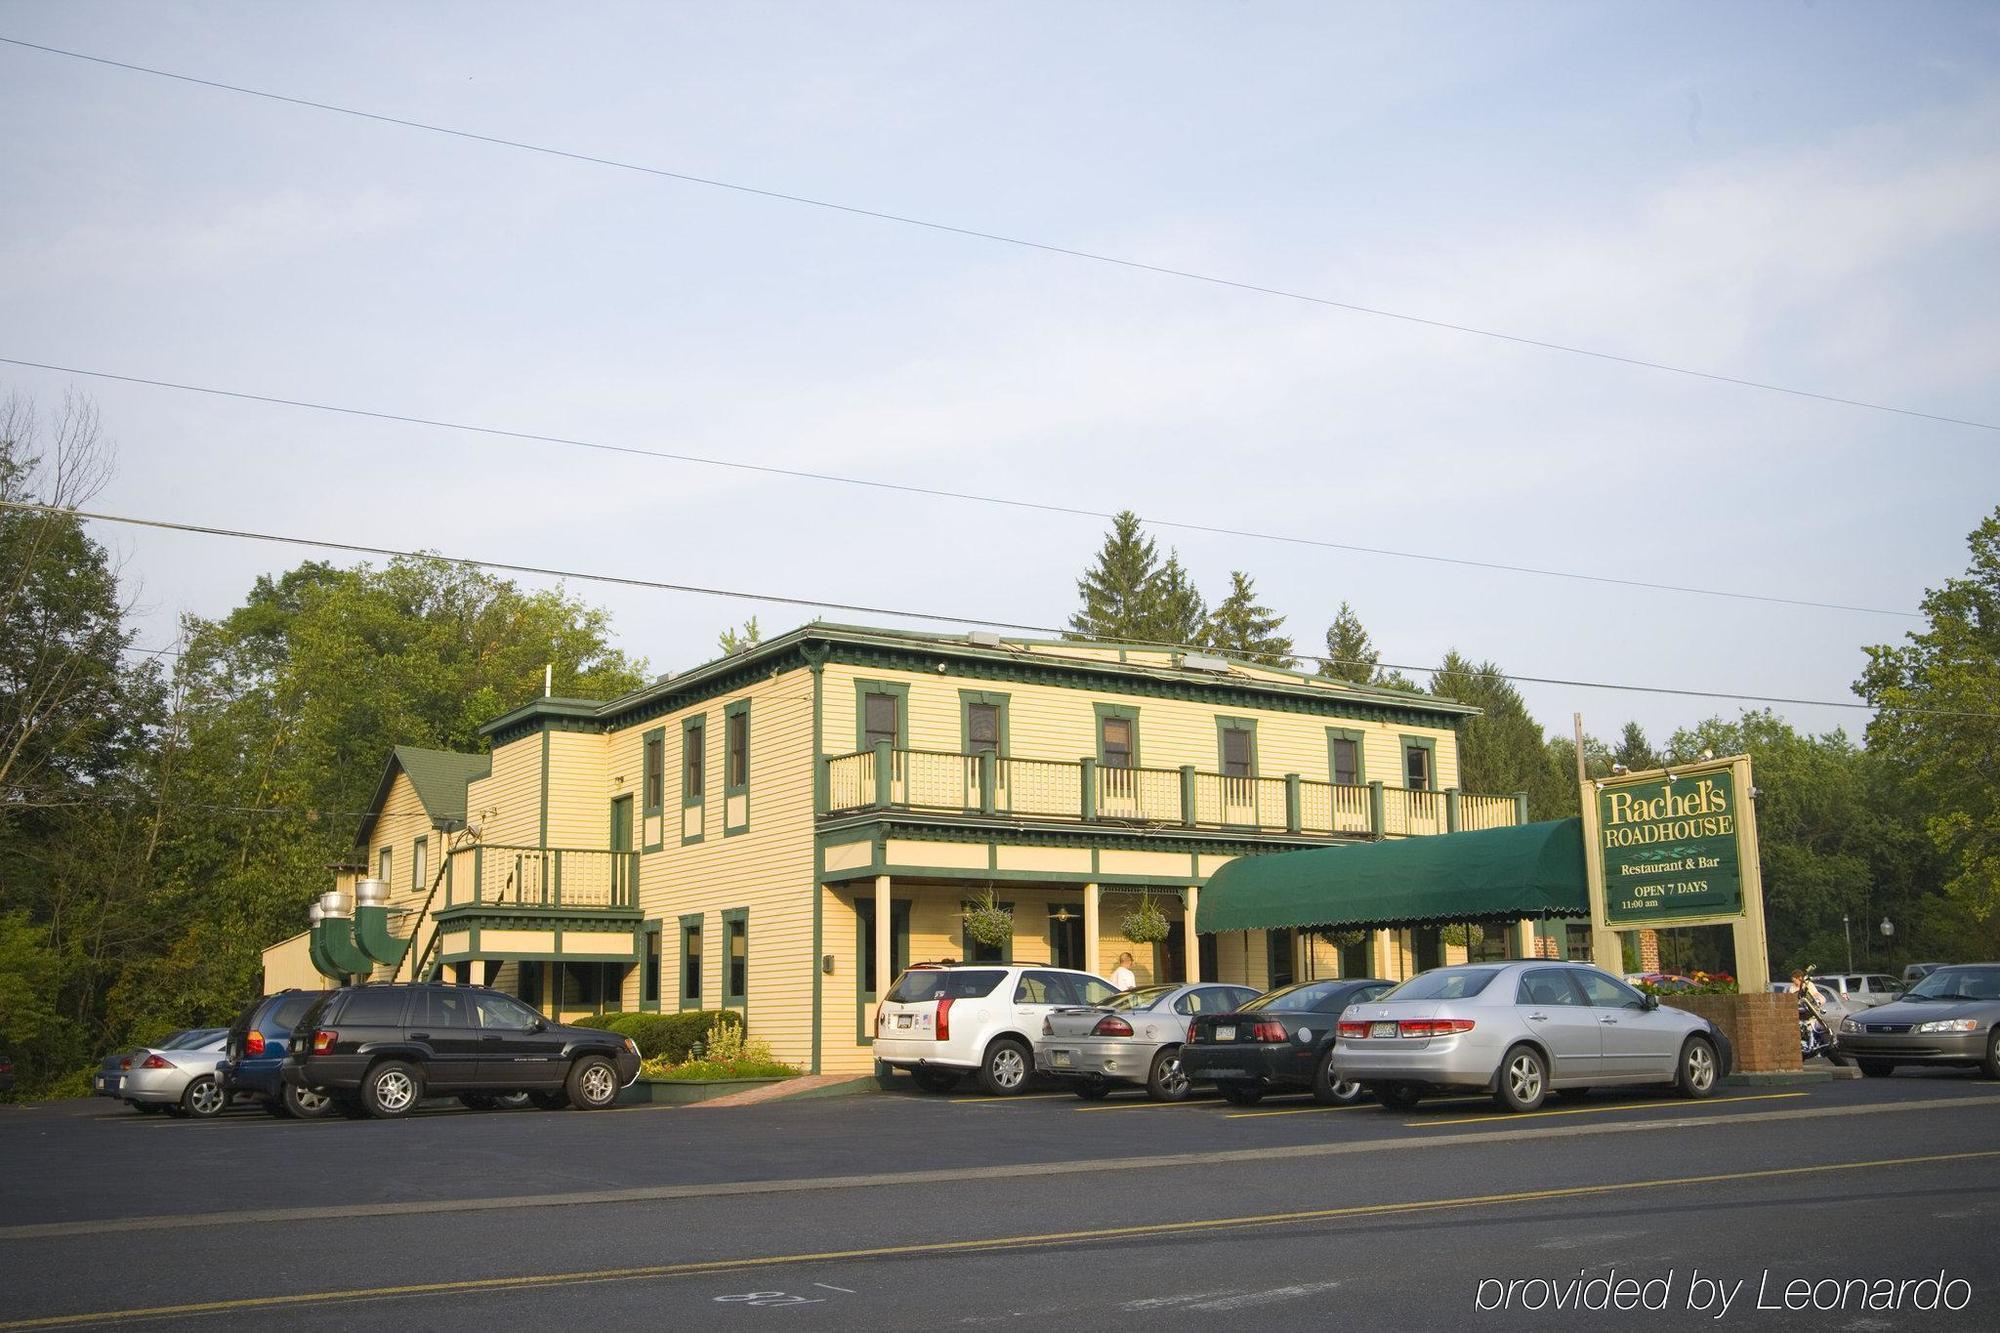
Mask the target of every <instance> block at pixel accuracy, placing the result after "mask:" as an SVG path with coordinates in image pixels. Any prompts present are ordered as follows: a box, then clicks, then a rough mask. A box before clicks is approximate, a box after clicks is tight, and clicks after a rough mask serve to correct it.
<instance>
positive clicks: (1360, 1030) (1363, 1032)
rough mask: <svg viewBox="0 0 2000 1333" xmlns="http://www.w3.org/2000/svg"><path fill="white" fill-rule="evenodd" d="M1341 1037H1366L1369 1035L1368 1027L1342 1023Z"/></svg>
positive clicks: (1360, 1024)
mask: <svg viewBox="0 0 2000 1333" xmlns="http://www.w3.org/2000/svg"><path fill="white" fill-rule="evenodd" d="M1340 1035H1341V1036H1343V1037H1365V1036H1367V1035H1368V1025H1367V1024H1366V1023H1342V1024H1341V1025H1340Z"/></svg>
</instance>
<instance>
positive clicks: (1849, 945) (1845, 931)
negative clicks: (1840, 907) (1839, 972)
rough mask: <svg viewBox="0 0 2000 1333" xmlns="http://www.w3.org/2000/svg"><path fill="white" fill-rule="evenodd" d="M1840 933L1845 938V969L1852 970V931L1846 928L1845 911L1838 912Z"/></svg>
mask: <svg viewBox="0 0 2000 1333" xmlns="http://www.w3.org/2000/svg"><path fill="white" fill-rule="evenodd" d="M1840 933H1841V934H1842V935H1843V936H1844V937H1845V938H1846V940H1847V970H1848V971H1849V972H1852V971H1853V970H1854V932H1853V931H1851V930H1849V929H1848V928H1847V913H1845V912H1842V913H1841V914H1840Z"/></svg>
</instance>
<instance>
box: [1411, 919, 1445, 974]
mask: <svg viewBox="0 0 2000 1333" xmlns="http://www.w3.org/2000/svg"><path fill="white" fill-rule="evenodd" d="M1410 935H1411V937H1412V940H1411V942H1412V943H1413V944H1414V945H1415V948H1416V955H1417V971H1419V972H1427V971H1429V970H1430V969H1431V968H1434V967H1443V966H1444V932H1443V931H1442V930H1440V929H1439V928H1438V927H1436V926H1418V927H1417V928H1416V929H1415V930H1413V931H1411V932H1410Z"/></svg>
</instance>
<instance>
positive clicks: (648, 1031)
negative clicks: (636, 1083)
mask: <svg viewBox="0 0 2000 1333" xmlns="http://www.w3.org/2000/svg"><path fill="white" fill-rule="evenodd" d="M570 1021H571V1023H572V1024H573V1025H574V1026H576V1027H586V1028H602V1029H603V1030H605V1031H607V1032H616V1033H617V1034H618V1035H619V1036H621V1037H630V1038H631V1039H632V1041H633V1044H634V1045H636V1046H638V1048H639V1054H640V1055H641V1056H644V1057H645V1058H646V1059H648V1060H661V1059H664V1060H667V1061H669V1062H671V1063H674V1064H679V1063H680V1062H681V1061H683V1060H685V1059H687V1058H688V1052H689V1050H691V1049H692V1048H693V1046H694V1044H695V1043H696V1042H698V1041H699V1042H703V1043H704V1044H705V1043H706V1042H707V1038H708V1033H709V1029H711V1028H713V1027H714V1026H716V1025H717V1024H718V1023H726V1024H728V1025H729V1026H730V1027H732V1028H734V1029H736V1030H737V1031H738V1032H741V1031H742V1029H743V1015H741V1014H739V1013H736V1012H735V1011H734V1010H730V1009H690V1010H688V1011H687V1012H685V1013H677V1014H643V1013H641V1014H592V1015H591V1016H590V1017H589V1018H578V1019H572V1020H570Z"/></svg>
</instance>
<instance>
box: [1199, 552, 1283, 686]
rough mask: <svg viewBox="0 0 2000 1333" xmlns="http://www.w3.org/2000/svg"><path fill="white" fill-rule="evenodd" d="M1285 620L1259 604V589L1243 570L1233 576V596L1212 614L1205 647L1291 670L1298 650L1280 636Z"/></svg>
mask: <svg viewBox="0 0 2000 1333" xmlns="http://www.w3.org/2000/svg"><path fill="white" fill-rule="evenodd" d="M1284 623H1285V618H1284V617H1283V616H1281V615H1279V614H1278V613H1277V612H1276V611H1273V610H1272V609H1271V608H1270V607H1268V606H1261V605H1259V604H1258V601H1257V589H1256V587H1255V585H1254V584H1253V583H1252V582H1251V579H1250V576H1249V575H1248V574H1245V573H1244V572H1243V571H1242V570H1240V569H1234V570H1231V571H1230V572H1229V596H1227V597H1225V598H1223V600H1222V602H1221V604H1220V605H1218V606H1217V607H1216V608H1215V610H1213V611H1211V612H1209V616H1208V624H1207V626H1206V627H1205V631H1204V633H1203V636H1202V642H1203V644H1204V646H1206V647H1208V648H1210V649H1212V650H1214V651H1215V652H1218V653H1223V654H1225V655H1227V656H1229V657H1237V658H1242V659H1243V660H1244V661H1248V662H1258V663H1262V664H1263V665H1265V666H1276V667H1282V666H1290V665H1291V663H1292V657H1293V655H1294V653H1295V651H1296V650H1295V649H1294V648H1293V647H1292V641H1291V639H1290V638H1289V637H1287V636H1285V635H1283V634H1280V633H1278V630H1279V629H1280V628H1281V627H1282V626H1283V625H1284Z"/></svg>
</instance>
